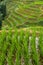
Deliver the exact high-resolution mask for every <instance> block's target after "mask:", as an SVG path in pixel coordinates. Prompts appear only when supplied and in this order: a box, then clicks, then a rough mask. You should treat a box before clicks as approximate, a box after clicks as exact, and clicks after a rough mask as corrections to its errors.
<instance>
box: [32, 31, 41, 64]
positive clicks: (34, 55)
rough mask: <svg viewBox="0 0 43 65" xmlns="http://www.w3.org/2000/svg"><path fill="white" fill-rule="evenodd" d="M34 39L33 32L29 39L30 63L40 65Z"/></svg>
mask: <svg viewBox="0 0 43 65" xmlns="http://www.w3.org/2000/svg"><path fill="white" fill-rule="evenodd" d="M35 39H36V34H35V32H34V33H32V38H31V51H32V52H31V55H32V63H33V65H40V63H39V54H38V53H37V50H36V43H35Z"/></svg>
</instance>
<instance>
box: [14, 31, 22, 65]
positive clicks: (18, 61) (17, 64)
mask: <svg viewBox="0 0 43 65" xmlns="http://www.w3.org/2000/svg"><path fill="white" fill-rule="evenodd" d="M15 43H16V59H15V60H16V65H20V59H21V47H20V42H19V36H18V32H17V31H16V35H15Z"/></svg>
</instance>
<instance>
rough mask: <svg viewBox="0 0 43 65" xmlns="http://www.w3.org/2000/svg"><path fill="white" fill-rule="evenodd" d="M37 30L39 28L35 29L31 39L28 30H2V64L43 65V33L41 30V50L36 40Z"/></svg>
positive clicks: (0, 53) (0, 54)
mask: <svg viewBox="0 0 43 65" xmlns="http://www.w3.org/2000/svg"><path fill="white" fill-rule="evenodd" d="M36 30H38V29H33V33H32V35H31V39H30V40H29V37H30V33H29V31H28V30H26V31H23V30H21V31H20V32H18V31H17V30H15V31H14V32H12V30H9V31H8V32H7V33H6V30H2V32H1V33H0V65H6V64H8V65H21V63H22V64H23V63H24V65H31V64H33V65H43V64H40V62H41V61H40V56H41V57H43V34H42V31H41V32H40V30H39V32H40V33H39V47H38V49H39V51H40V52H39V51H37V49H36V42H35V39H36ZM41 30H42V29H41ZM12 33H13V34H12ZM29 44H30V47H29ZM30 48H31V49H30ZM30 60H31V61H30Z"/></svg>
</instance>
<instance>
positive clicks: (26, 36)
mask: <svg viewBox="0 0 43 65" xmlns="http://www.w3.org/2000/svg"><path fill="white" fill-rule="evenodd" d="M28 41H29V32H26V33H25V34H24V38H23V50H24V52H23V53H24V65H30V62H29V59H30V56H29V48H28V45H29V42H28Z"/></svg>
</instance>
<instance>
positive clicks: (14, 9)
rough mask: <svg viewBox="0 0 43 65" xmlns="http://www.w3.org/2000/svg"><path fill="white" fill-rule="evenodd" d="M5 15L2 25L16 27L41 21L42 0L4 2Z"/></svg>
mask: <svg viewBox="0 0 43 65" xmlns="http://www.w3.org/2000/svg"><path fill="white" fill-rule="evenodd" d="M6 7H7V16H6V18H5V20H4V21H3V27H7V26H9V27H16V26H20V25H25V24H29V25H30V24H31V25H32V24H34V23H35V24H37V23H39V22H40V21H43V1H38V2H25V1H14V0H12V1H9V2H8V3H7V4H6Z"/></svg>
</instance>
